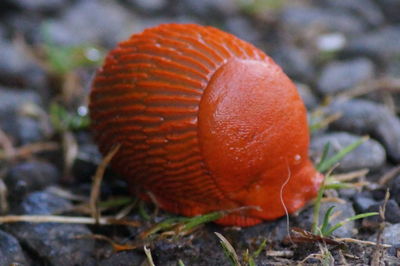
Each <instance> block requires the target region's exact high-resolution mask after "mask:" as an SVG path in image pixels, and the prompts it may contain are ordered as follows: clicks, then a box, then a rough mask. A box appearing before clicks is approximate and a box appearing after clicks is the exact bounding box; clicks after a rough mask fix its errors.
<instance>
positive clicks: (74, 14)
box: [46, 1, 141, 47]
mask: <svg viewBox="0 0 400 266" xmlns="http://www.w3.org/2000/svg"><path fill="white" fill-rule="evenodd" d="M140 25H141V22H140V19H139V18H138V17H137V16H135V15H134V14H132V13H129V12H128V10H127V9H125V8H124V7H122V6H121V5H119V4H118V3H117V2H114V1H112V2H111V1H77V2H76V4H75V5H74V6H72V7H71V8H69V9H68V10H67V12H66V13H65V14H64V16H63V17H62V18H61V19H59V20H54V21H49V22H48V23H47V24H46V31H47V34H48V38H49V39H50V40H52V41H53V42H54V43H55V44H56V45H82V44H96V43H97V44H98V43H100V44H103V45H105V46H107V47H114V46H115V45H116V43H117V42H118V41H121V40H123V39H126V38H128V37H129V36H130V35H131V34H132V33H135V32H138V31H139V30H140V29H141V28H140Z"/></svg>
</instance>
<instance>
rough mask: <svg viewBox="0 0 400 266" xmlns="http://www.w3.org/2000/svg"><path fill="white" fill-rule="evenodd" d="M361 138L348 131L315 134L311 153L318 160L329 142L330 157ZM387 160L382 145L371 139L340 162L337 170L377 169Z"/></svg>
mask: <svg viewBox="0 0 400 266" xmlns="http://www.w3.org/2000/svg"><path fill="white" fill-rule="evenodd" d="M359 139H360V137H359V136H355V135H352V134H349V133H346V132H335V133H329V134H324V135H320V136H315V137H314V138H312V140H311V146H310V149H311V153H310V154H311V156H312V157H313V158H315V160H317V158H320V157H321V156H322V153H323V151H324V147H325V145H326V144H327V143H329V152H328V157H330V156H333V155H334V154H336V153H337V152H338V151H340V150H341V149H343V148H344V147H346V146H348V145H350V144H352V143H354V142H356V141H357V140H359ZM385 161H386V154H385V150H384V148H383V147H382V145H381V144H379V143H378V142H377V141H375V140H373V139H369V140H367V141H365V142H364V143H362V144H361V145H360V146H359V147H357V148H356V149H354V150H353V151H351V152H350V153H348V154H347V155H346V156H345V157H344V158H343V159H342V160H341V161H340V162H339V166H338V167H337V168H336V170H337V171H339V172H350V171H354V170H359V169H363V168H368V169H370V170H377V169H379V168H381V167H382V166H383V164H384V163H385Z"/></svg>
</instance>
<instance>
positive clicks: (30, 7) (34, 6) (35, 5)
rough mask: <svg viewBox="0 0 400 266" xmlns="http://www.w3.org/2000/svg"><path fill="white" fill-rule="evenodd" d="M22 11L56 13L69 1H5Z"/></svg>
mask: <svg viewBox="0 0 400 266" xmlns="http://www.w3.org/2000/svg"><path fill="white" fill-rule="evenodd" d="M5 1H6V2H10V3H11V4H13V5H15V6H17V7H18V8H20V9H23V10H26V11H29V12H49V11H56V10H58V9H60V8H63V7H65V6H66V4H67V3H68V2H69V0H35V1H31V0H5Z"/></svg>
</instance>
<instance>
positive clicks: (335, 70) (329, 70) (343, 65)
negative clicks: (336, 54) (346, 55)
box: [317, 58, 374, 95]
mask: <svg viewBox="0 0 400 266" xmlns="http://www.w3.org/2000/svg"><path fill="white" fill-rule="evenodd" d="M373 76H374V65H373V63H372V62H371V61H370V60H369V59H367V58H357V59H352V60H346V61H333V62H331V63H329V64H328V65H327V66H325V67H324V69H323V70H322V73H321V76H320V78H319V80H318V86H317V88H318V91H319V92H320V93H321V94H323V95H333V94H336V93H339V92H343V91H346V90H350V89H354V88H355V87H356V86H357V85H359V84H361V83H363V82H366V81H368V80H371V79H372V78H373Z"/></svg>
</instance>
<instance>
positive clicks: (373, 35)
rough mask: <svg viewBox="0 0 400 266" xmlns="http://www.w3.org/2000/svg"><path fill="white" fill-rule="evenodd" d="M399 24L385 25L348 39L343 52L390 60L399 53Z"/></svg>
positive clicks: (379, 59) (382, 60) (381, 60)
mask: <svg viewBox="0 0 400 266" xmlns="http://www.w3.org/2000/svg"><path fill="white" fill-rule="evenodd" d="M399 43H400V26H386V27H382V28H380V29H378V30H376V31H372V32H368V33H365V34H362V35H359V36H354V37H353V38H351V39H350V41H349V42H348V44H347V46H346V47H345V48H344V52H346V53H348V54H353V55H362V56H369V57H372V58H374V59H376V60H378V61H380V62H389V61H392V60H393V59H394V58H396V56H398V55H399V54H400V45H399Z"/></svg>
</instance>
